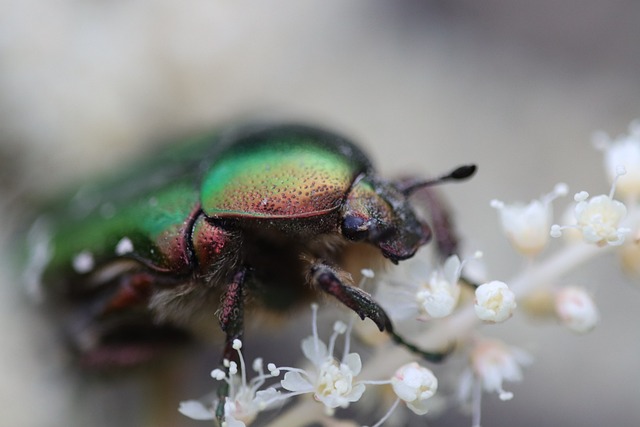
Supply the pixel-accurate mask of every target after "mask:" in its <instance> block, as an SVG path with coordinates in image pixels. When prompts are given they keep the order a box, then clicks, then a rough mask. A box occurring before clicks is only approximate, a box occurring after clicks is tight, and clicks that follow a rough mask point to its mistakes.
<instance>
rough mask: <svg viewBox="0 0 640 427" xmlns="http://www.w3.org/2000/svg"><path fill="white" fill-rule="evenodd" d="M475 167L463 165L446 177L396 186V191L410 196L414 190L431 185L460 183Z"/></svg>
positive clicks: (472, 172)
mask: <svg viewBox="0 0 640 427" xmlns="http://www.w3.org/2000/svg"><path fill="white" fill-rule="evenodd" d="M476 169H478V168H477V167H476V165H463V166H458V167H457V168H455V169H454V170H452V171H451V172H449V173H448V174H446V175H441V176H439V177H437V178H433V179H429V180H426V181H409V182H406V183H402V184H399V185H398V190H400V192H401V193H402V194H404V195H405V196H410V195H411V194H413V193H414V192H415V191H416V190H419V189H421V188H424V187H430V186H432V185H436V184H441V183H443V182H447V181H460V180H463V179H467V178H469V177H471V175H473V174H474V173H475V172H476Z"/></svg>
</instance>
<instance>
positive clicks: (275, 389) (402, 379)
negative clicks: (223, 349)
mask: <svg viewBox="0 0 640 427" xmlns="http://www.w3.org/2000/svg"><path fill="white" fill-rule="evenodd" d="M312 310H313V321H312V325H313V328H312V329H313V334H312V335H311V336H309V337H307V338H305V339H304V340H302V345H301V347H302V353H303V354H304V356H305V357H306V358H307V360H308V361H309V362H311V366H310V367H309V368H308V369H301V368H294V367H276V365H274V364H273V363H270V364H269V365H268V366H267V369H268V371H269V373H268V374H265V372H264V369H263V362H262V359H256V360H255V361H254V363H253V370H254V371H255V372H256V373H257V376H256V377H255V378H253V379H251V380H250V381H249V382H247V378H246V366H245V363H244V357H243V355H242V352H241V350H240V349H241V348H242V343H241V342H240V340H235V341H234V343H233V348H234V349H235V350H236V351H237V352H238V357H239V361H240V366H238V364H237V363H236V362H233V361H228V360H225V361H224V363H223V364H224V368H225V370H223V369H214V370H213V371H212V372H211V376H212V377H213V378H214V379H216V380H218V381H225V382H226V383H227V385H228V387H229V392H228V396H227V397H226V399H225V402H224V421H223V423H222V427H246V426H247V425H250V424H251V423H252V422H253V421H254V420H255V419H256V417H257V415H258V413H259V412H261V411H264V410H267V409H270V408H273V407H275V406H276V405H278V404H279V403H282V402H283V401H284V400H287V399H289V398H292V397H294V396H298V395H302V394H311V395H313V398H314V399H315V400H316V401H318V402H319V403H321V404H323V405H324V408H325V414H326V415H329V416H331V415H333V414H334V411H335V409H336V408H347V407H348V406H349V405H350V404H351V403H353V402H357V401H358V400H360V398H361V397H362V395H363V394H364V392H365V389H366V385H367V384H370V385H391V387H392V388H393V390H394V393H395V394H396V396H397V399H396V402H395V403H394V404H393V405H392V406H391V407H390V409H389V411H388V412H387V413H386V414H385V415H384V416H383V417H382V419H381V420H380V421H379V422H378V423H376V424H375V427H377V426H380V425H382V423H383V422H384V421H385V420H386V419H387V418H388V417H389V416H390V414H391V413H392V412H393V410H395V408H396V407H397V406H398V404H399V403H400V402H405V403H406V405H407V407H408V408H409V409H410V410H411V411H413V412H414V413H416V414H419V415H423V414H425V413H426V412H427V410H428V407H427V405H426V401H427V399H429V398H430V397H432V396H433V395H434V394H435V392H436V390H437V388H438V380H437V378H436V377H435V376H434V375H433V373H432V372H431V371H430V370H429V369H427V368H425V367H422V366H420V365H418V364H417V363H415V362H414V363H410V364H407V365H404V366H402V367H400V368H399V369H398V370H397V371H396V373H395V374H394V376H393V377H392V378H391V379H389V380H382V381H363V380H356V377H357V376H358V375H359V374H360V371H361V369H362V362H361V359H360V355H359V354H357V353H350V352H349V347H350V330H351V326H350V325H349V326H347V325H346V324H345V323H343V322H341V321H337V322H335V324H334V328H333V334H332V335H331V337H330V339H329V346H327V345H326V344H325V343H324V342H323V341H322V340H320V338H319V336H318V328H317V311H318V306H317V304H313V305H312ZM340 335H345V347H344V350H343V355H342V357H341V358H340V359H336V358H335V357H334V355H333V354H334V350H335V344H336V340H337V338H338V336H340ZM282 372H285V374H284V378H283V379H282V380H281V381H280V383H279V384H278V385H276V386H272V387H268V388H266V389H264V390H261V387H262V386H263V385H264V384H265V382H266V380H267V379H271V378H276V377H278V376H280V374H281V373H282ZM279 389H282V390H284V391H281V390H279ZM202 400H204V399H202ZM218 404H219V401H218V400H217V399H213V400H211V401H210V402H209V403H203V402H202V401H201V400H189V401H185V402H181V403H180V407H179V408H178V410H179V411H180V413H182V414H183V415H186V416H187V417H189V418H192V419H195V420H213V419H214V418H215V411H216V408H217V406H218Z"/></svg>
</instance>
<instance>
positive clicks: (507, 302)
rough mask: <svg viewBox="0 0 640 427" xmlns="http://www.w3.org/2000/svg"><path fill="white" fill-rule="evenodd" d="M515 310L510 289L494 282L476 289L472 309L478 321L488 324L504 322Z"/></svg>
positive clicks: (513, 296) (501, 283) (514, 300)
mask: <svg viewBox="0 0 640 427" xmlns="http://www.w3.org/2000/svg"><path fill="white" fill-rule="evenodd" d="M515 308H516V297H515V295H514V294H513V292H511V289H509V287H508V286H507V285H506V284H505V283H503V282H499V281H497V280H494V281H492V282H489V283H485V284H482V285H480V286H478V287H477V288H476V301H475V306H474V309H475V311H476V315H477V316H478V318H479V319H480V320H483V321H485V322H490V323H498V322H504V321H505V320H507V319H508V318H510V317H511V315H512V314H513V310H515Z"/></svg>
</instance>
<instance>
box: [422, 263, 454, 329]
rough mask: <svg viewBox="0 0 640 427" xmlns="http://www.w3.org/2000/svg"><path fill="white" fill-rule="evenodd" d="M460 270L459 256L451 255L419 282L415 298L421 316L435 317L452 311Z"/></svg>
mask: <svg viewBox="0 0 640 427" xmlns="http://www.w3.org/2000/svg"><path fill="white" fill-rule="evenodd" d="M461 271H462V263H461V262H460V258H458V256H457V255H451V256H450V257H449V258H447V260H446V261H445V263H444V266H443V267H442V268H439V269H437V270H436V271H434V272H432V273H431V275H430V277H429V281H428V282H422V283H420V287H419V289H418V291H416V293H415V299H416V303H417V304H418V310H419V312H420V314H421V317H422V318H424V319H428V318H434V319H437V318H441V317H445V316H448V315H450V314H451V313H452V312H453V309H454V308H456V305H458V299H459V297H460V286H459V285H458V281H459V280H460V273H461Z"/></svg>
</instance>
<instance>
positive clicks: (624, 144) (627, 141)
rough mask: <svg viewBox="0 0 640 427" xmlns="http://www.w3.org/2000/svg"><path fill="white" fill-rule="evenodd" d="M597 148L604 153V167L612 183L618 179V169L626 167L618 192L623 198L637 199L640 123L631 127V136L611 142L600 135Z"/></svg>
mask: <svg viewBox="0 0 640 427" xmlns="http://www.w3.org/2000/svg"><path fill="white" fill-rule="evenodd" d="M594 144H595V145H596V148H599V149H600V150H602V151H603V152H604V166H605V170H606V172H607V175H608V177H609V180H610V181H611V182H614V181H616V179H617V178H618V176H617V175H618V168H619V167H620V166H622V167H624V168H625V169H626V171H627V173H626V174H625V175H624V176H622V177H620V179H618V182H617V191H618V192H619V193H620V194H621V195H622V197H624V198H627V197H635V196H637V195H638V194H640V122H638V121H636V122H633V123H631V125H630V126H629V134H628V135H621V136H619V137H617V138H615V139H614V140H611V138H609V136H608V135H606V134H604V133H600V134H598V135H596V137H595V138H594Z"/></svg>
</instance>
